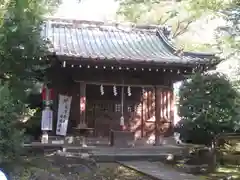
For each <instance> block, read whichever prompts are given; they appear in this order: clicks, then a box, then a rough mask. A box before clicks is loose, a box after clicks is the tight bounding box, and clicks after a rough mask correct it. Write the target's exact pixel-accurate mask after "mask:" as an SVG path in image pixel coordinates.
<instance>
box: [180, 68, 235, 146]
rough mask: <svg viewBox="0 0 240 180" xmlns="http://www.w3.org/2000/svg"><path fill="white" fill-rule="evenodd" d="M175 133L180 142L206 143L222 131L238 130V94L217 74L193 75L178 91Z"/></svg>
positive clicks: (223, 77)
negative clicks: (179, 119) (177, 122)
mask: <svg viewBox="0 0 240 180" xmlns="http://www.w3.org/2000/svg"><path fill="white" fill-rule="evenodd" d="M179 97H180V98H179V116H180V117H181V121H180V123H179V127H178V128H179V129H178V130H179V132H180V134H181V136H182V138H183V139H184V140H188V141H191V142H192V143H201V144H208V143H210V142H211V141H212V138H213V137H214V136H215V135H216V134H218V133H223V132H234V131H236V130H237V129H238V128H239V127H238V124H239V119H238V117H239V116H238V110H239V106H238V101H237V100H238V98H239V94H238V92H237V91H236V90H235V89H234V88H233V87H232V84H231V83H230V82H229V81H228V80H227V78H226V77H225V76H224V75H222V74H220V73H214V74H199V73H197V74H195V75H194V76H193V77H192V78H191V80H186V81H184V82H183V85H182V86H181V88H180V91H179Z"/></svg>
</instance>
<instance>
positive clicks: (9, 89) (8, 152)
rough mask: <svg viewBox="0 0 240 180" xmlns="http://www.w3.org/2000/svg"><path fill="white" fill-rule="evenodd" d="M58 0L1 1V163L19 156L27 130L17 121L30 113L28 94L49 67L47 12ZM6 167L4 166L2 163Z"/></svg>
mask: <svg viewBox="0 0 240 180" xmlns="http://www.w3.org/2000/svg"><path fill="white" fill-rule="evenodd" d="M57 3H58V2H57V1H55V0H2V1H1V5H0V112H1V114H0V123H1V125H0V163H5V162H10V161H13V160H14V159H15V158H16V157H18V155H19V153H20V150H21V146H22V142H23V133H22V130H20V129H18V127H17V124H18V122H19V121H20V120H22V119H23V118H24V117H25V116H26V115H27V108H26V107H27V104H26V100H27V95H28V92H29V91H30V89H31V88H32V87H33V85H34V84H35V83H36V82H37V81H39V80H43V78H42V76H43V72H44V70H45V69H46V68H47V67H48V63H47V59H46V55H47V54H46V53H47V41H45V40H44V39H43V38H42V36H41V26H42V23H43V20H44V19H43V18H44V15H45V14H47V13H49V12H50V11H52V10H53V9H54V7H55V6H56V4H57ZM1 167H2V166H1Z"/></svg>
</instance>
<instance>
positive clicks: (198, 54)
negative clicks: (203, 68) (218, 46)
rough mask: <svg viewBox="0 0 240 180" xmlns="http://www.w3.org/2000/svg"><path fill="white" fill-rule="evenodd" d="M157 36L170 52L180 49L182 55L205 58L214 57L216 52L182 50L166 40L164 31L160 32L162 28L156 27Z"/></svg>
mask: <svg viewBox="0 0 240 180" xmlns="http://www.w3.org/2000/svg"><path fill="white" fill-rule="evenodd" d="M157 36H158V37H159V38H160V39H161V40H162V42H163V43H165V45H166V47H167V48H168V49H169V50H170V51H171V52H172V53H176V52H178V51H182V52H183V56H189V57H198V58H201V59H202V58H207V59H211V58H216V54H215V53H207V52H190V51H184V49H183V48H182V47H181V48H177V47H176V46H174V44H173V43H172V42H171V41H170V40H168V38H167V37H166V36H165V35H164V33H163V32H162V30H160V29H158V30H157Z"/></svg>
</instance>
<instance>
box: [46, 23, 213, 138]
mask: <svg viewBox="0 0 240 180" xmlns="http://www.w3.org/2000/svg"><path fill="white" fill-rule="evenodd" d="M43 35H44V37H45V38H47V39H48V40H49V41H50V44H51V46H50V47H49V52H50V54H49V59H50V60H51V64H52V65H51V68H50V69H49V71H48V76H49V78H50V80H51V82H52V84H51V87H52V88H53V90H54V99H53V106H52V109H53V112H54V118H53V124H54V127H55V126H56V122H57V118H58V115H57V112H58V95H59V94H63V95H68V96H71V97H72V102H71V109H70V116H69V120H68V130H67V133H68V134H71V133H72V132H73V130H74V127H75V128H76V127H88V128H92V129H93V136H97V137H106V136H109V132H110V130H112V129H113V130H124V131H130V132H134V134H135V137H136V138H145V137H150V136H154V135H155V134H158V135H159V134H162V135H164V136H170V135H171V134H172V129H173V125H174V123H175V122H174V106H175V105H174V95H173V84H174V83H175V82H177V81H180V80H183V79H184V78H185V77H186V75H189V74H192V73H194V72H196V71H203V70H205V69H206V68H208V67H209V65H211V62H212V60H214V59H215V56H214V55H213V54H205V53H194V52H184V51H183V50H181V49H180V50H179V49H177V48H176V47H174V46H173V45H172V44H171V42H170V40H169V39H168V35H169V32H168V31H167V30H166V28H163V27H161V26H140V25H139V26H138V25H131V26H130V25H122V24H107V23H103V22H89V21H77V20H63V19H49V20H48V21H47V22H46V24H45V26H44V29H43Z"/></svg>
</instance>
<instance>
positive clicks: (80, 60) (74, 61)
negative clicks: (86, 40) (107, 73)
mask: <svg viewBox="0 0 240 180" xmlns="http://www.w3.org/2000/svg"><path fill="white" fill-rule="evenodd" d="M49 57H57V59H58V60H59V61H61V62H63V61H67V62H69V64H71V65H80V64H82V65H84V64H85V65H87V64H96V65H97V64H104V65H116V66H134V65H136V66H155V67H168V66H169V67H174V66H178V67H186V68H187V67H190V68H193V67H196V66H205V65H208V64H211V63H210V62H207V61H205V62H203V61H195V62H193V63H187V62H186V63H183V62H170V63H169V62H163V61H161V62H156V61H146V60H139V59H135V60H132V59H115V58H112V59H107V58H92V57H89V58H86V57H79V56H69V55H57V54H55V53H52V54H49Z"/></svg>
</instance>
